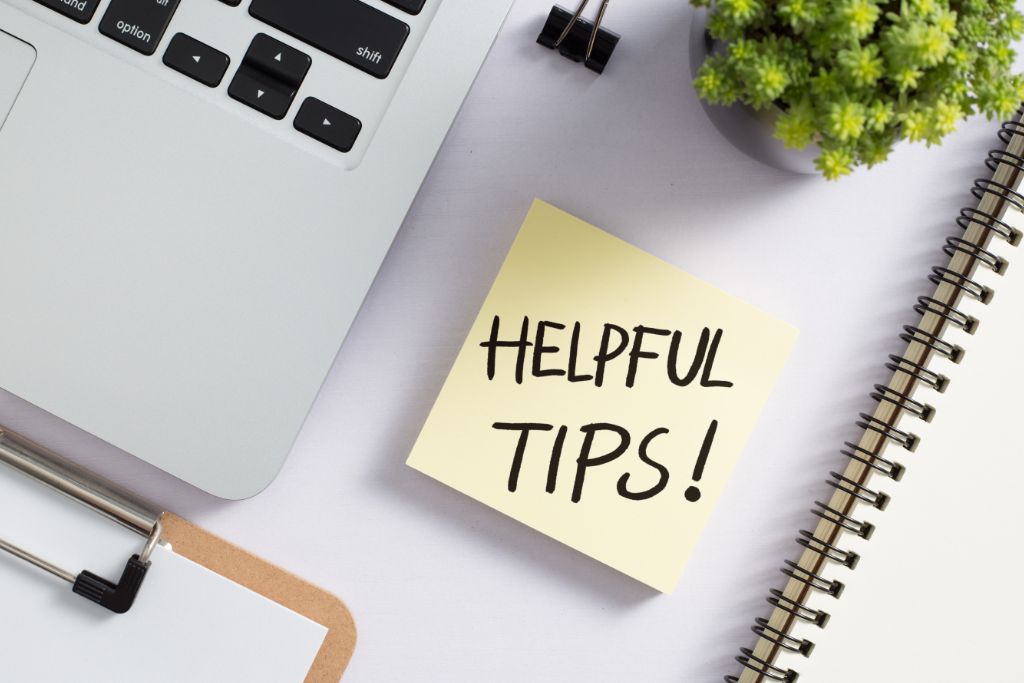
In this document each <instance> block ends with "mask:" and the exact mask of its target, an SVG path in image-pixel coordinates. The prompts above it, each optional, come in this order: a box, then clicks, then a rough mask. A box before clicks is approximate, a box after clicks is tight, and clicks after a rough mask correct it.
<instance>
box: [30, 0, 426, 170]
mask: <svg viewBox="0 0 1024 683" xmlns="http://www.w3.org/2000/svg"><path fill="white" fill-rule="evenodd" d="M32 1H33V2H34V3H35V4H37V5H41V6H43V7H46V8H49V9H50V10H53V11H54V12H56V13H58V14H60V15H63V16H64V17H67V18H68V19H71V20H73V21H74V22H77V23H78V24H82V25H89V24H91V23H93V22H94V20H95V19H96V17H97V16H98V17H99V20H98V21H96V22H95V24H96V25H97V26H96V29H94V30H98V33H99V34H101V35H102V36H105V37H106V38H108V39H110V40H112V41H116V42H117V43H120V44H121V45H123V46H125V47H127V48H130V49H131V50H134V51H135V52H137V53H139V54H140V55H143V56H145V57H151V56H154V55H160V59H159V63H160V64H162V66H163V67H165V68H167V69H168V70H169V71H172V72H176V74H177V75H180V76H184V77H187V78H188V79H191V80H192V81H193V82H195V83H196V84H197V85H199V86H202V87H204V88H206V89H213V90H223V91H224V92H223V93H218V95H220V96H225V97H227V98H229V100H228V101H230V102H233V103H234V106H243V105H244V106H245V107H248V108H250V109H251V110H253V111H255V112H258V113H259V114H261V115H263V116H265V117H268V119H270V120H273V121H274V122H275V123H271V125H274V126H281V125H282V124H280V123H276V122H277V121H283V120H286V119H289V117H290V116H291V124H292V125H291V127H290V130H291V131H292V133H290V134H289V133H287V132H286V131H275V132H278V134H279V135H281V136H283V137H288V136H289V135H295V133H296V132H297V133H298V134H301V135H302V136H306V138H307V139H309V140H312V141H315V143H316V144H317V145H319V146H320V149H321V150H323V152H322V154H321V155H323V154H330V155H349V154H350V153H352V152H353V149H355V148H357V145H358V146H359V147H360V149H359V150H358V151H359V152H360V155H361V152H362V151H363V149H364V148H365V145H359V143H360V142H361V140H360V138H363V137H367V136H368V135H371V134H372V130H370V131H368V130H367V125H366V124H367V122H366V121H364V118H365V117H366V115H365V113H363V112H361V111H360V106H359V105H360V100H361V99H362V97H361V96H365V95H366V94H370V95H371V97H370V99H374V100H377V101H375V102H373V103H372V104H373V106H367V107H366V109H367V111H368V112H369V113H370V114H371V118H374V119H377V120H373V121H371V122H370V124H371V125H370V128H374V127H375V126H376V123H378V122H379V118H380V117H381V116H382V115H383V109H384V108H386V101H389V99H390V97H391V95H393V92H394V87H390V88H387V87H384V86H378V87H384V90H382V91H381V92H380V94H379V95H378V94H377V93H373V90H372V89H373V86H372V85H368V84H366V83H359V84H358V87H355V88H351V87H350V88H347V89H346V90H347V92H349V93H354V94H353V95H352V96H351V99H347V100H346V101H336V100H337V99H338V98H337V97H336V96H337V93H338V92H340V91H341V87H340V86H333V87H327V88H325V89H326V90H328V92H317V91H316V90H315V88H317V87H322V86H323V85H324V84H334V83H337V82H340V81H341V80H342V79H341V78H337V77H334V76H333V74H332V72H333V71H335V70H345V69H347V70H349V71H350V72H351V73H350V74H341V75H342V76H343V77H344V79H347V80H349V81H350V80H351V79H352V78H353V76H352V74H356V76H354V77H355V78H362V79H367V78H370V79H372V80H373V81H377V82H380V81H391V80H394V79H395V78H400V75H399V74H397V73H396V66H398V65H400V64H401V65H402V67H403V70H404V67H407V66H408V59H405V60H402V57H403V54H404V52H405V51H407V50H412V49H413V48H414V45H413V44H412V43H413V40H412V39H411V37H412V38H418V37H419V36H421V35H422V33H423V31H424V30H425V26H424V22H425V21H426V19H422V18H421V17H420V15H421V13H423V10H424V7H425V6H426V7H429V6H430V5H432V4H438V3H440V2H441V0H366V1H364V0H219V1H218V0H32ZM243 4H246V5H247V7H245V8H243V7H242V5H243ZM375 4H376V5H378V6H374V5H375ZM194 5H213V6H214V7H216V6H220V7H222V8H224V9H223V10H215V9H214V10H211V9H210V8H209V7H194ZM388 8H396V9H397V10H398V11H397V12H396V11H395V9H391V10H390V11H385V10H388ZM185 9H189V10H196V11H197V13H198V15H199V16H211V12H213V13H214V14H215V15H216V16H218V18H219V19H224V20H227V21H230V20H231V19H232V18H234V19H237V21H238V22H239V23H240V24H242V26H246V25H250V26H253V27H258V26H261V25H262V26H264V27H265V31H266V32H264V31H258V30H257V31H253V32H252V33H250V34H249V35H250V36H251V39H250V41H249V43H248V47H247V48H246V50H245V52H244V53H243V54H241V55H240V56H239V55H238V52H237V49H236V51H235V55H234V57H235V58H234V59H232V56H231V53H232V51H231V50H230V46H225V45H219V44H217V42H216V40H214V39H211V38H208V37H207V36H205V35H203V32H202V30H201V28H197V27H195V26H194V25H191V24H189V25H188V26H187V28H188V29H189V30H188V31H184V30H176V29H177V28H178V27H177V25H176V24H177V23H178V22H176V21H175V15H176V13H179V14H180V13H181V12H184V11H185ZM98 10H99V11H98ZM216 13H219V14H216ZM51 16H52V15H51ZM403 17H404V18H403ZM55 21H57V20H55ZM410 24H412V26H410ZM69 25H70V26H74V24H69ZM414 27H415V28H414ZM183 28H185V27H183ZM250 30H251V29H250ZM275 31H276V32H280V33H279V34H277V35H271V33H273V32H275ZM210 33H211V34H212V35H213V36H214V37H216V36H218V35H224V34H225V30H224V27H222V26H217V27H216V28H213V29H211V31H210ZM236 33H237V31H236ZM233 64H234V71H233V73H229V72H230V71H231V68H232V65H233ZM311 67H322V69H321V71H320V72H319V77H318V79H317V84H318V85H313V86H310V87H308V88H306V89H305V90H304V89H303V85H304V83H305V82H306V81H307V74H308V73H309V72H310V69H311ZM180 76H178V77H180ZM225 81H226V85H225ZM222 86H224V87H222ZM307 90H308V92H307ZM332 90H333V92H330V91H332ZM207 92H209V90H208V91H207ZM300 94H301V95H304V97H301V98H300V97H299V95H300ZM207 96H208V97H210V96H213V93H209V95H207ZM332 96H333V98H332ZM298 99H301V105H300V106H298V107H295V102H296V100H298ZM381 101H384V102H385V106H381ZM222 106H223V104H222ZM293 109H297V111H295V112H294V113H293ZM355 161H357V160H352V159H351V158H349V159H348V160H343V161H341V162H340V163H342V164H343V165H345V166H347V167H349V168H352V167H354V166H355ZM335 163H339V162H338V161H337V160H335Z"/></svg>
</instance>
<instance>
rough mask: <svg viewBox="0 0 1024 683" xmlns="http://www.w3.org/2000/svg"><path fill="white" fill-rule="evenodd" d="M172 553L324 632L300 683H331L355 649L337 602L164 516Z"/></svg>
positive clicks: (351, 625)
mask: <svg viewBox="0 0 1024 683" xmlns="http://www.w3.org/2000/svg"><path fill="white" fill-rule="evenodd" d="M160 522H161V523H162V524H163V535H162V538H163V540H165V541H167V542H168V543H170V545H171V548H172V549H173V551H174V552H175V553H176V554H178V555H181V556H183V557H186V558H188V559H189V560H192V561H193V562H195V563H196V564H199V565H202V566H203V567H206V568H207V569H209V570H210V571H213V572H215V573H217V574H220V575H221V576H223V577H224V578H226V579H230V580H231V581H234V582H235V583H237V584H239V585H241V586H245V587H246V588H248V589H249V590H251V591H254V592H256V593H259V594H260V595H262V596H263V597H265V598H267V599H268V600H273V601H274V602H276V603H278V604H279V605H281V606H283V607H286V608H288V609H290V610H291V611H293V612H296V613H298V614H301V615H303V616H304V617H306V618H307V619H310V620H312V621H315V622H316V623H318V624H320V625H322V626H325V627H326V628H327V636H326V637H325V638H324V642H323V644H322V645H321V646H320V650H319V651H318V652H317V655H316V659H315V660H313V666H312V667H311V668H310V670H309V673H308V674H307V675H306V681H305V683H336V682H337V681H339V680H340V679H341V677H342V675H344V673H345V669H346V668H347V667H348V663H349V661H350V660H351V659H352V653H353V652H354V650H355V647H356V624H355V620H354V619H353V618H352V614H351V613H350V612H349V611H348V607H346V606H345V603H343V602H342V601H341V600H340V599H339V598H337V597H336V596H334V595H332V594H331V593H328V592H326V591H324V590H322V589H320V588H317V587H316V586H314V585H313V584H311V583H309V582H307V581H305V580H303V579H300V578H299V577H297V576H295V575H294V574H291V573H290V572H286V571H285V570H283V569H281V568H280V567H277V566H275V565H272V564H270V563H269V562H267V561H266V560H262V559H260V558H258V557H256V556H255V555H253V554H252V553H249V552H247V551H245V550H242V549H241V548H239V547H238V546H235V545H233V544H231V543H228V542H227V541H225V540H224V539H222V538H219V537H217V536H214V535H213V534H211V533H210V532H209V531H206V530H205V529H202V528H200V527H198V526H196V525H195V524H193V523H191V522H189V521H187V520H184V519H182V518H181V517H178V516H177V515H174V514H171V513H169V512H165V513H163V515H162V516H161V517H160Z"/></svg>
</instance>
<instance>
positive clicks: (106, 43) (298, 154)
mask: <svg viewBox="0 0 1024 683" xmlns="http://www.w3.org/2000/svg"><path fill="white" fill-rule="evenodd" d="M511 4H512V0H486V1H484V0H0V311H2V315H3V320H4V324H3V330H4V331H3V334H0V387H2V388H3V389H5V390H6V391H9V392H11V393H13V394H15V395H17V396H19V397H21V398H22V399H24V400H26V401H28V402H30V403H32V404H35V405H36V406H39V407H40V408H42V409H44V410H46V411H49V412H51V413H53V414H54V415H57V416H58V417H60V418H62V419H64V420H66V421H68V422H70V423H72V424H74V425H76V426H78V427H80V428H82V429H84V430H86V431H88V432H90V433H92V434H94V435H96V436H97V437H99V438H101V439H103V440H105V441H107V442H109V443H111V444H113V445H115V446H117V447H119V448H121V449H123V450H124V451H127V452H128V453H131V454H133V455H135V456H137V457H139V458H141V459H143V460H145V461H147V462H149V463H151V464H153V465H155V466H156V467H159V468H161V469H163V470H165V471H167V472H169V473H171V474H172V475H175V476H177V477H179V478H181V479H183V480H185V481H187V482H189V483H191V484H193V485H195V486H197V487H199V488H201V489H203V490H205V491H207V492H209V493H211V494H213V495H216V496H219V497H222V498H228V499H241V498H246V497H249V496H252V495H254V494H256V493H258V492H259V491H260V490H262V489H263V488H264V487H266V486H267V485H268V484H269V483H270V482H271V481H272V480H273V478H274V477H275V475H276V474H277V472H278V471H279V470H280V468H281V466H282V464H283V462H284V460H285V458H286V456H287V454H288V451H289V450H290V448H291V445H292V443H293V441H294V440H295V438H296V436H297V434H298V432H299V429H300V428H301V426H302V422H303V420H304V419H305V416H306V414H307V412H308V411H309V409H310V406H311V405H312V403H313V401H314V399H315V397H316V395H317V392H318V390H319V388H320V385H321V384H322V382H323V380H324V378H325V376H326V374H327V372H328V370H329V369H330V367H331V364H332V361H333V359H334V357H335V355H336V354H337V351H338V349H339V347H340V345H341V343H342V341H343V340H344V337H345V335H346V332H347V331H348V329H349V327H350V325H351V324H352V322H353V319H354V318H355V316H356V313H357V311H358V310H359V307H360V304H361V302H362V300H363V298H364V296H365V295H366V293H367V290H368V289H369V287H370V285H371V283H372V281H373V278H374V276H375V274H376V272H377V270H378V267H379V266H380V264H381V262H382V261H383V259H384V256H385V254H386V252H387V250H388V247H389V245H390V244H391V242H392V239H393V238H394V236H395V233H396V232H397V231H398V228H399V227H400V225H401V223H402V221H403V219H404V217H405V214H406V212H407V210H408V208H409V205H410V204H411V202H412V200H413V197H414V196H415V194H416V192H417V190H418V189H419V186H420V184H421V183H422V181H423V178H424V176H425V175H426V173H427V170H428V168H429V166H430V164H431V161H432V160H433V158H434V155H435V153H436V152H437V150H438V148H439V146H440V144H441V142H442V140H443V138H444V136H445V134H446V132H447V130H448V128H449V126H450V124H451V123H452V121H453V120H454V118H455V116H456V113H457V112H458V109H459V106H460V104H461V103H462V100H463V98H464V96H465V95H466V93H467V91H468V90H469V88H470V86H471V84H472V82H473V79H474V77H475V75H476V73H477V71H478V69H479V67H480V65H481V63H482V62H483V60H484V57H485V56H486V54H487V52H488V50H489V48H490V46H491V44H492V42H493V41H494V38H495V36H496V34H497V32H498V29H499V27H500V25H501V23H502V21H503V20H504V17H505V15H506V14H507V13H508V10H509V8H510V6H511Z"/></svg>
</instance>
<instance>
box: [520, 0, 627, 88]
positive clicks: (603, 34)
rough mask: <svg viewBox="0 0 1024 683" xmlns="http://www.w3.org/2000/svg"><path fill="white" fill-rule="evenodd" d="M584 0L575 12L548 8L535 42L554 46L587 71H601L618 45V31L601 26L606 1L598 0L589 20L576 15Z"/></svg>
mask: <svg viewBox="0 0 1024 683" xmlns="http://www.w3.org/2000/svg"><path fill="white" fill-rule="evenodd" d="M588 2H589V0H581V1H580V4H579V7H577V8H576V11H575V12H570V11H569V10H567V9H565V8H564V7H559V6H558V5H555V6H554V7H552V8H551V14H549V15H548V20H547V23H545V24H544V30H543V31H541V32H540V35H539V36H538V37H537V42H538V43H540V44H541V45H543V46H544V47H546V48H550V49H552V50H555V49H557V50H558V51H559V52H560V53H561V54H562V56H563V57H568V58H569V59H571V60H572V61H574V62H583V63H584V64H585V65H586V67H587V68H588V69H590V70H591V71H596V72H597V73H603V72H604V67H605V66H607V64H608V60H609V59H611V57H612V53H613V52H615V46H616V45H618V44H619V34H618V33H613V32H612V31H609V30H607V29H604V28H601V22H602V21H603V20H604V13H605V10H607V9H608V2H609V0H602V2H601V9H599V10H598V12H597V19H596V20H595V21H594V22H593V23H591V22H589V21H587V20H586V19H583V18H581V17H580V15H581V14H583V10H584V9H586V7H587V3H588Z"/></svg>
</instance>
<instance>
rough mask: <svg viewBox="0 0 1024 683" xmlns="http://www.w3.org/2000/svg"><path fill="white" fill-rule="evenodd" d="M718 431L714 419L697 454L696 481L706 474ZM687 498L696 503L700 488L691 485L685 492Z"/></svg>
mask: <svg viewBox="0 0 1024 683" xmlns="http://www.w3.org/2000/svg"><path fill="white" fill-rule="evenodd" d="M716 431H718V420H712V421H711V424H710V425H708V432H707V434H705V435H704V443H703V444H701V447H700V455H698V456H697V464H696V465H694V466H693V477H692V478H693V480H694V481H695V482H697V481H700V478H701V477H702V476H704V465H706V464H707V462H708V455H710V454H711V444H712V443H714V441H715V432H716ZM683 495H684V496H685V497H686V500H688V501H690V502H691V503H696V502H697V501H698V500H700V489H699V488H697V487H696V486H690V487H688V488H687V489H686V493H684V494H683Z"/></svg>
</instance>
